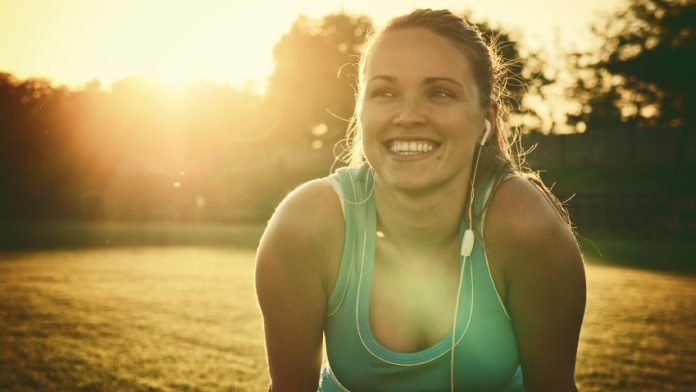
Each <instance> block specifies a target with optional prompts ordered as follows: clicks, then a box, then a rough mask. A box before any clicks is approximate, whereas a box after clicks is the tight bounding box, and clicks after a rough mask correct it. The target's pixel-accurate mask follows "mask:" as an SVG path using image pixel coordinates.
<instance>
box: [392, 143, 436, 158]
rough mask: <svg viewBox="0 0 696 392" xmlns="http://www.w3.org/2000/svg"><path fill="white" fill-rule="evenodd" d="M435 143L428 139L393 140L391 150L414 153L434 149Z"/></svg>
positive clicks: (405, 153) (396, 152)
mask: <svg viewBox="0 0 696 392" xmlns="http://www.w3.org/2000/svg"><path fill="white" fill-rule="evenodd" d="M434 148H435V145H434V144H433V143H432V142H428V141H399V140H396V141H393V142H392V143H391V146H390V147H389V150H390V151H391V152H393V153H395V154H400V155H414V154H418V153H424V152H429V151H432V150H433V149H434Z"/></svg>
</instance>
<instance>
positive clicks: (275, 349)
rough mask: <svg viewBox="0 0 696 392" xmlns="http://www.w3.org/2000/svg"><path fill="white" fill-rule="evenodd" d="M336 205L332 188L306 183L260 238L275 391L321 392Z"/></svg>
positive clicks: (260, 284)
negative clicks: (328, 283) (324, 330)
mask: <svg viewBox="0 0 696 392" xmlns="http://www.w3.org/2000/svg"><path fill="white" fill-rule="evenodd" d="M337 205H338V199H337V198H336V195H335V193H334V191H333V189H331V187H330V185H328V184H326V183H323V182H320V181H314V182H310V183H307V184H305V185H303V186H301V187H300V188H298V189H297V190H295V191H293V192H292V193H291V194H290V195H288V197H286V199H285V200H283V202H282V203H281V204H280V205H279V206H278V208H277V210H276V212H275V213H274V215H273V217H272V218H271V220H270V222H269V224H268V227H267V228H266V231H265V232H264V234H263V237H262V238H261V242H260V244H259V249H258V252H257V256H256V292H257V296H258V300H259V305H260V307H261V312H262V314H263V321H264V330H265V335H266V349H267V353H268V363H269V368H270V374H271V382H272V385H273V390H274V391H285V390H316V388H317V385H318V381H319V371H320V367H321V358H322V338H323V328H324V315H325V309H326V301H327V295H326V291H327V272H326V271H327V268H329V267H330V266H331V265H334V264H335V262H336V258H337V257H338V258H340V251H341V249H342V247H341V244H342V240H343V224H342V219H343V217H342V215H341V210H340V205H338V206H337ZM337 242H338V243H337Z"/></svg>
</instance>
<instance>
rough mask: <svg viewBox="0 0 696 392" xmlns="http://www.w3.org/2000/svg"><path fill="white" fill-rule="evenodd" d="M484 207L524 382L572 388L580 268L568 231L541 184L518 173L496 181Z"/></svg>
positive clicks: (581, 302) (557, 390)
mask: <svg viewBox="0 0 696 392" xmlns="http://www.w3.org/2000/svg"><path fill="white" fill-rule="evenodd" d="M488 214H489V217H488V218H487V223H486V225H487V226H486V228H487V230H486V235H487V241H486V242H487V247H486V250H487V251H488V252H489V255H490V256H491V258H492V259H493V260H494V262H495V263H501V264H499V265H501V266H502V267H503V269H502V271H503V276H504V280H505V297H506V298H505V299H506V301H505V302H506V305H507V307H508V310H509V311H510V315H511V317H512V320H513V323H514V325H515V331H516V335H517V344H518V347H519V351H520V359H521V362H522V370H523V373H524V384H525V389H526V390H527V391H554V392H563V391H577V388H576V386H575V381H574V372H575V357H576V354H577V346H578V337H579V334H580V325H581V324H582V319H583V314H584V310H585V273H584V267H583V261H582V256H581V254H580V251H579V249H578V245H577V242H576V241H575V238H574V236H573V233H572V232H571V230H570V228H568V227H567V225H566V224H565V223H564V222H563V221H562V220H561V219H560V217H559V216H558V214H557V213H556V211H555V209H554V207H553V206H552V205H551V203H550V202H549V200H548V199H547V198H546V197H545V196H544V195H543V194H542V193H541V191H540V190H539V189H537V188H536V187H535V186H534V185H532V184H531V183H530V182H528V181H526V180H523V179H519V178H516V179H512V180H510V181H506V182H504V183H503V184H502V185H501V186H500V188H499V190H498V191H497V192H496V194H495V196H494V199H493V200H492V201H491V206H490V208H489V212H488ZM488 225H490V227H489V226H488ZM488 245H490V246H488Z"/></svg>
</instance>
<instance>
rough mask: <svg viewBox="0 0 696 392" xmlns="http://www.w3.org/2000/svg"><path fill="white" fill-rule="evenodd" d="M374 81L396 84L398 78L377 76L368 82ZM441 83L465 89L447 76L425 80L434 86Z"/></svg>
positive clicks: (458, 82)
mask: <svg viewBox="0 0 696 392" xmlns="http://www.w3.org/2000/svg"><path fill="white" fill-rule="evenodd" d="M373 80H384V81H386V82H396V80H397V78H396V77H394V76H389V75H377V76H373V77H372V78H370V80H368V82H371V81H373ZM441 81H444V82H449V83H453V84H456V85H457V86H459V87H461V88H464V85H463V84H462V83H461V82H460V81H458V80H455V79H452V78H448V77H445V76H434V77H430V78H425V83H426V84H433V83H436V82H441Z"/></svg>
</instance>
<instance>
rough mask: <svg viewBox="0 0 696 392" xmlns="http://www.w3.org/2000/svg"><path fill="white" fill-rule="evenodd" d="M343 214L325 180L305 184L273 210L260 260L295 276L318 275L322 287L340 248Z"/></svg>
mask: <svg viewBox="0 0 696 392" xmlns="http://www.w3.org/2000/svg"><path fill="white" fill-rule="evenodd" d="M343 226H344V223H343V213H342V211H341V204H340V201H339V199H338V196H337V194H336V192H335V190H334V189H333V187H332V186H331V184H330V183H329V182H328V181H326V180H325V179H317V180H312V181H309V182H306V183H304V184H302V185H300V186H299V187H297V188H296V189H295V190H293V191H292V192H290V193H289V194H288V195H287V196H286V197H285V198H284V199H283V201H281V203H280V204H279V205H278V207H277V208H276V210H275V212H274V213H273V216H272V217H271V219H270V221H269V222H268V225H267V227H266V230H265V231H264V234H263V236H262V238H261V242H260V244H259V249H258V252H257V264H259V263H260V262H261V261H262V260H263V261H264V263H265V264H272V267H273V268H274V269H276V270H278V271H282V270H285V271H286V272H288V273H290V274H292V275H294V274H295V273H296V274H302V273H307V272H310V273H311V272H319V274H320V275H321V278H322V280H323V281H324V283H326V281H327V280H328V278H329V276H328V275H330V274H331V271H332V268H331V265H332V264H336V263H337V262H338V260H337V259H339V258H340V252H341V250H342V244H343V231H344V227H343Z"/></svg>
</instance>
